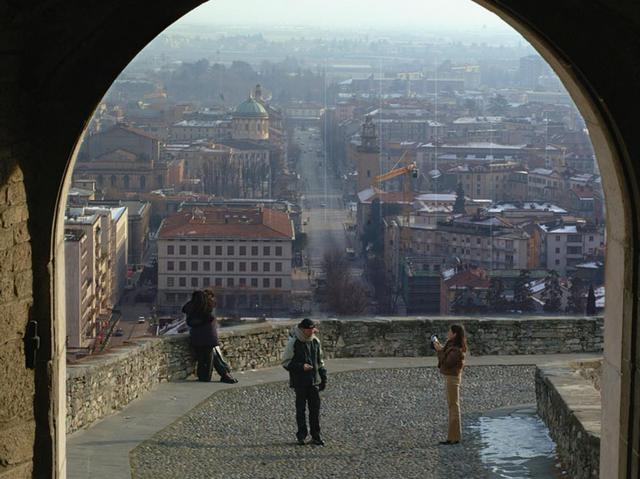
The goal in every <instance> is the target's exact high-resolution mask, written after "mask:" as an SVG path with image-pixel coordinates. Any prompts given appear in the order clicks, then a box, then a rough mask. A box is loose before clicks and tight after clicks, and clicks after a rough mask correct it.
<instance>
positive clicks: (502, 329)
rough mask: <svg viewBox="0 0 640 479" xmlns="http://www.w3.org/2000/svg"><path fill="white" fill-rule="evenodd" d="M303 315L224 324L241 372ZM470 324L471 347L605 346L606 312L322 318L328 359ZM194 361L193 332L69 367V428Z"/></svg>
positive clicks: (276, 346) (410, 344)
mask: <svg viewBox="0 0 640 479" xmlns="http://www.w3.org/2000/svg"><path fill="white" fill-rule="evenodd" d="M298 321H299V320H279V321H266V322H257V323H253V324H241V325H238V324H233V325H229V326H224V323H223V324H222V325H221V328H220V332H219V334H220V338H221V343H222V350H223V353H224V354H225V356H226V358H227V360H228V362H229V364H230V365H231V367H232V368H233V369H234V370H235V371H244V370H248V369H258V368H264V367H270V366H276V365H279V364H280V361H281V359H282V352H283V350H284V346H285V344H286V342H287V340H288V337H289V331H290V330H291V327H292V326H294V325H295V324H297V323H298ZM454 321H455V322H459V323H462V324H464V326H465V328H466V329H467V333H468V337H469V342H470V354H471V355H474V356H483V355H505V356H506V355H521V354H554V353H592V352H596V353H600V352H601V351H602V340H603V338H602V329H603V328H602V324H603V322H602V318H595V317H591V318H581V317H561V318H557V317H529V316H523V317H521V316H519V317H517V318H513V317H511V318H484V317H434V318H427V317H401V318H396V317H373V318H349V319H323V320H319V322H320V327H319V329H320V333H319V335H320V338H321V340H322V343H323V349H324V351H325V356H326V357H327V358H358V357H420V356H433V355H434V351H433V350H431V348H430V346H429V341H428V338H429V336H430V335H431V334H433V333H436V334H438V335H444V334H445V333H446V331H447V329H448V328H449V324H451V323H452V322H454ZM193 370H194V363H193V358H192V357H191V353H190V349H189V341H188V334H180V335H175V336H167V337H160V338H138V339H135V340H134V341H131V343H130V344H128V345H126V346H123V347H120V348H115V349H113V350H111V351H110V352H109V353H107V354H103V355H98V356H93V357H91V356H90V357H88V358H86V359H84V360H82V361H81V362H79V363H76V364H70V365H68V366H67V432H73V431H75V430H77V429H81V428H84V427H87V426H89V425H90V424H92V423H93V422H95V421H97V420H99V419H101V418H102V417H105V416H106V415H109V414H112V413H113V412H115V411H117V410H119V409H122V408H123V407H124V406H126V405H127V404H128V403H129V402H131V401H132V400H134V399H136V398H137V397H140V396H141V395H142V394H144V393H146V392H147V391H149V390H150V389H152V388H153V387H154V386H155V385H156V384H158V383H160V382H163V381H172V380H175V379H182V378H186V377H187V376H189V375H190V374H192V373H193Z"/></svg>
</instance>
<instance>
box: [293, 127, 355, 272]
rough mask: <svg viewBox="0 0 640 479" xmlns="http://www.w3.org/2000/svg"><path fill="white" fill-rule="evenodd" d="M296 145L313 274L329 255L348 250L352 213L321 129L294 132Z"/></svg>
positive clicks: (308, 248)
mask: <svg viewBox="0 0 640 479" xmlns="http://www.w3.org/2000/svg"><path fill="white" fill-rule="evenodd" d="M294 141H295V142H296V143H297V144H298V145H299V146H300V149H301V154H300V161H299V162H298V173H299V174H300V176H301V177H302V179H303V184H304V189H303V192H302V193H303V195H304V202H303V206H304V218H305V219H306V220H307V224H306V225H305V226H304V230H305V232H306V233H307V251H306V256H307V258H305V265H309V266H310V267H311V271H312V274H318V273H319V272H320V270H321V268H322V258H323V256H324V254H325V253H326V252H327V251H330V250H332V249H334V248H335V249H338V250H340V251H342V252H344V251H345V248H346V247H347V238H346V235H345V230H344V224H345V222H347V220H348V211H347V209H346V208H345V205H344V201H343V192H342V184H341V181H340V179H339V178H337V177H336V175H335V172H332V171H328V168H327V164H326V161H325V156H324V155H319V154H318V152H322V151H323V147H322V140H321V138H320V132H319V130H317V129H311V128H309V129H307V130H300V129H296V130H294Z"/></svg>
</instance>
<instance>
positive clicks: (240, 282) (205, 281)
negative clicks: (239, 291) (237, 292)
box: [167, 276, 282, 288]
mask: <svg viewBox="0 0 640 479" xmlns="http://www.w3.org/2000/svg"><path fill="white" fill-rule="evenodd" d="M176 279H177V280H178V281H177V286H178V287H179V288H186V287H187V278H185V277H184V276H180V277H178V278H175V277H173V276H168V277H167V288H174V287H175V286H176ZM259 280H260V278H237V282H236V278H226V281H223V278H213V282H212V281H211V278H209V277H204V278H198V277H192V278H189V287H191V288H208V287H210V286H215V287H216V288H223V287H226V288H235V287H236V286H237V287H239V288H246V287H251V288H259V287H262V288H271V287H272V284H273V287H274V288H282V278H274V280H273V283H272V282H271V278H262V283H260V281H259Z"/></svg>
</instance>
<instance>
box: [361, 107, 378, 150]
mask: <svg viewBox="0 0 640 479" xmlns="http://www.w3.org/2000/svg"><path fill="white" fill-rule="evenodd" d="M360 138H361V142H360V148H359V149H358V150H359V151H362V152H365V153H378V152H379V151H380V147H379V146H378V134H377V132H376V125H375V124H374V123H373V119H372V118H371V116H370V115H367V116H366V117H365V119H364V123H363V124H362V131H361V133H360Z"/></svg>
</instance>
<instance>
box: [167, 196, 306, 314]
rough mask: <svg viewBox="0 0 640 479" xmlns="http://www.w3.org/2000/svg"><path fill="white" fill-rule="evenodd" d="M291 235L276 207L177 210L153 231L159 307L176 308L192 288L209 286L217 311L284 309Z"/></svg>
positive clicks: (289, 285)
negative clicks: (156, 253)
mask: <svg viewBox="0 0 640 479" xmlns="http://www.w3.org/2000/svg"><path fill="white" fill-rule="evenodd" d="M294 239H295V236H294V229H293V224H292V222H291V220H290V219H289V217H288V215H287V214H286V213H284V212H281V211H276V210H271V209H267V208H252V209H246V210H238V209H226V208H216V207H205V208H199V207H198V208H195V209H193V210H192V211H181V212H179V213H176V214H175V215H173V216H171V217H169V218H167V219H166V220H165V221H164V222H163V224H162V225H161V227H160V232H159V235H158V306H159V307H160V308H162V309H164V310H166V311H179V309H180V307H181V306H182V305H183V304H184V303H185V302H186V301H187V300H188V299H189V298H190V297H191V293H192V292H193V291H194V290H196V289H205V288H211V289H212V290H214V292H215V293H216V296H217V299H218V309H219V310H224V311H227V312H230V313H234V312H237V313H239V314H240V313H243V314H246V313H250V312H256V313H260V314H262V313H265V314H266V313H270V312H272V311H280V310H285V309H288V300H289V297H290V295H291V290H292V279H291V272H292V268H291V265H292V258H293V240H294Z"/></svg>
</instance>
